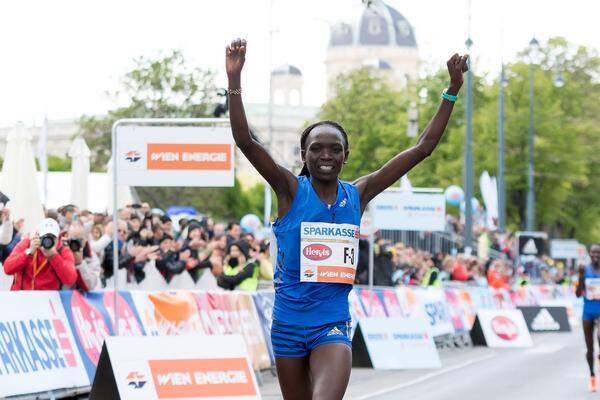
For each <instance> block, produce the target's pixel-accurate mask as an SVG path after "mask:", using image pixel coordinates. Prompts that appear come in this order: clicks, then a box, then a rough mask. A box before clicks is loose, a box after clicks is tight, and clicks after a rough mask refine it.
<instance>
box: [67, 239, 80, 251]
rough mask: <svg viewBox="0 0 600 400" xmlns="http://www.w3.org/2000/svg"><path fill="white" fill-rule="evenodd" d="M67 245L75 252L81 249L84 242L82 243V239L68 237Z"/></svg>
mask: <svg viewBox="0 0 600 400" xmlns="http://www.w3.org/2000/svg"><path fill="white" fill-rule="evenodd" d="M67 246H69V248H70V249H71V251H72V252H73V253H76V252H78V251H79V250H81V247H82V246H83V243H81V239H77V238H69V239H67Z"/></svg>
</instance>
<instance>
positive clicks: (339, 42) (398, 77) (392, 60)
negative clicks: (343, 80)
mask: <svg viewBox="0 0 600 400" xmlns="http://www.w3.org/2000/svg"><path fill="white" fill-rule="evenodd" d="M325 64H326V67H327V98H331V97H333V95H334V94H335V92H334V90H335V79H336V77H337V76H338V75H340V74H344V73H348V72H350V71H352V70H354V69H357V68H360V67H363V66H366V67H369V68H372V69H374V70H375V71H376V74H377V75H379V76H382V77H384V78H385V79H386V80H387V81H388V82H389V83H390V84H392V85H393V86H395V87H401V86H403V85H404V84H406V82H407V80H408V79H413V78H416V76H417V73H418V68H419V52H418V48H417V41H416V39H415V33H414V29H413V27H412V26H411V25H410V23H409V22H408V20H407V19H406V18H404V16H402V14H400V13H399V12H398V11H397V10H396V9H395V8H393V7H391V6H389V5H387V4H386V3H384V2H383V1H381V0H375V1H373V2H372V4H371V5H370V6H369V7H366V8H365V9H364V10H363V12H362V14H361V15H360V16H359V17H358V18H357V20H356V21H353V22H338V23H336V24H334V25H333V26H332V27H331V37H330V41H329V47H328V49H327V58H326V61H325Z"/></svg>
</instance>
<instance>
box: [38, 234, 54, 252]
mask: <svg viewBox="0 0 600 400" xmlns="http://www.w3.org/2000/svg"><path fill="white" fill-rule="evenodd" d="M54 243H56V237H54V235H51V234H47V235H44V236H42V237H41V238H40V244H41V245H42V247H43V248H44V249H46V250H50V249H51V248H52V247H54Z"/></svg>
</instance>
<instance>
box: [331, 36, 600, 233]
mask: <svg viewBox="0 0 600 400" xmlns="http://www.w3.org/2000/svg"><path fill="white" fill-rule="evenodd" d="M542 54H543V57H542V61H541V62H540V63H539V65H538V66H536V67H535V69H536V71H535V85H534V86H535V131H536V141H535V171H536V172H535V173H536V175H535V187H534V190H535V195H536V220H537V222H538V225H539V228H542V229H544V230H546V231H548V232H549V233H551V234H552V235H553V236H557V237H575V238H577V239H579V240H581V241H584V242H591V241H594V240H595V241H597V240H599V239H600V202H599V201H598V198H597V189H596V188H598V187H599V184H600V173H599V172H598V171H600V165H599V164H600V140H599V139H600V102H598V101H597V93H600V90H599V89H600V87H599V86H600V83H599V79H598V78H599V77H600V58H599V57H598V56H597V55H596V54H595V53H593V52H591V51H590V50H588V49H586V48H585V47H575V46H573V45H572V44H569V43H568V42H567V41H566V40H564V39H562V38H553V39H550V40H549V41H548V43H546V44H545V45H544V46H543V48H542ZM526 57H527V53H526V51H524V52H522V53H520V54H519V56H518V58H517V60H515V62H513V63H511V64H509V65H507V66H506V69H507V74H508V76H509V85H508V87H507V88H506V121H505V137H506V139H505V140H506V144H505V147H506V153H505V160H506V162H505V164H506V176H505V179H506V188H507V196H506V198H507V208H508V222H509V227H510V228H511V229H512V230H518V229H521V228H523V227H524V221H525V199H526V189H527V175H526V173H527V155H528V147H527V129H528V121H529V107H528V104H529V97H528V93H529V92H528V90H529V89H528V88H529V86H528V85H529V75H528V73H529V65H528V63H527V62H526ZM475 62H476V61H475ZM557 73H560V74H562V77H563V79H564V81H565V82H566V85H565V86H564V87H562V88H558V87H555V86H554V85H553V81H554V77H555V75H556V74H557ZM447 84H448V77H447V72H446V71H445V69H440V70H439V71H438V72H435V73H432V74H429V75H428V76H426V77H425V78H423V79H421V80H419V81H416V82H414V83H413V84H411V85H410V86H409V87H408V88H406V89H404V90H403V91H402V92H398V91H395V90H393V89H391V88H390V87H389V86H388V85H387V84H386V83H385V80H383V79H381V78H378V77H376V76H372V74H371V73H370V70H368V69H361V70H357V71H354V72H352V73H350V74H348V75H345V76H342V77H340V78H339V79H338V81H337V86H336V88H337V95H336V97H334V98H332V99H330V100H329V101H328V102H327V103H325V104H324V105H323V107H322V110H321V114H320V117H321V118H326V119H333V120H336V121H339V122H341V123H342V125H343V126H344V127H345V129H346V130H347V131H348V134H349V137H350V151H351V155H350V160H349V162H348V164H347V166H346V168H345V169H344V175H343V176H344V177H345V178H346V179H350V180H351V179H355V178H357V177H359V176H362V175H365V174H368V173H370V172H372V171H373V170H375V169H377V168H379V167H380V166H381V165H383V163H385V162H386V161H387V160H388V159H389V158H390V157H391V156H393V155H394V154H396V153H397V152H399V151H401V150H402V149H404V148H406V147H408V146H409V145H411V144H412V143H414V142H415V140H413V139H410V138H408V137H406V134H405V132H406V110H407V106H408V104H409V102H410V101H411V100H414V99H416V98H417V96H416V95H415V93H417V92H419V93H424V94H425V93H426V95H425V96H424V97H423V99H422V101H420V102H419V105H418V108H419V121H418V123H419V127H420V128H421V130H422V129H423V127H425V126H426V124H427V122H428V121H429V120H430V119H431V117H432V116H433V115H434V114H435V112H436V110H437V108H438V106H439V104H440V93H441V91H442V89H443V88H444V87H446V86H447ZM497 94H498V81H497V80H494V79H490V77H489V76H486V75H475V76H474V80H473V107H474V115H473V136H474V139H473V152H474V176H475V177H476V178H478V177H479V176H480V175H481V173H482V172H483V171H484V170H487V171H489V172H490V174H492V175H494V174H496V166H497V160H496V146H497V139H496V138H497V123H498V103H497V97H498V95H497ZM464 97H465V93H464V88H463V91H462V93H461V94H460V99H459V101H458V102H457V104H456V105H455V108H454V112H453V116H452V118H451V120H450V122H449V124H448V127H447V130H446V133H445V134H444V137H443V138H442V140H441V142H440V145H439V146H438V148H437V149H436V150H435V151H434V152H433V154H432V155H431V156H430V157H429V158H428V159H426V160H425V161H424V162H422V163H421V164H419V165H418V166H417V167H416V168H414V169H413V170H412V171H410V172H409V176H410V179H411V182H412V183H413V185H415V186H421V187H440V188H445V187H447V186H449V185H451V184H457V185H460V186H462V182H463V163H464V157H463V149H464V133H465V126H464V101H463V99H464ZM478 186H479V185H478V184H476V185H475V187H474V189H475V195H476V196H480V194H479V187H478Z"/></svg>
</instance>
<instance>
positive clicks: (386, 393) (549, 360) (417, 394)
mask: <svg viewBox="0 0 600 400" xmlns="http://www.w3.org/2000/svg"><path fill="white" fill-rule="evenodd" d="M533 340H534V347H532V348H528V349H489V348H483V347H475V348H468V349H445V350H442V351H441V352H440V356H441V358H442V365H443V366H442V368H441V369H437V370H422V371H374V370H371V369H358V368H355V369H353V370H352V376H351V378H350V385H349V387H348V391H347V394H346V397H345V399H353V400H370V399H382V400H391V399H394V400H397V399H410V400H434V399H436V400H438V399H444V400H445V399H457V400H471V399H472V400H482V399H485V400H494V399H503V400H504V399H511V400H520V399H523V400H532V399H544V400H554V399H557V400H558V399H600V392H598V393H588V390H587V379H588V373H587V365H586V363H585V348H584V343H583V334H582V333H581V327H579V326H577V327H574V331H573V332H571V333H549V334H538V335H535V336H534V337H533ZM263 376H264V375H263ZM261 393H262V395H263V399H280V398H281V395H280V394H279V388H278V385H277V381H276V378H273V377H271V376H266V377H265V382H264V385H263V386H262V388H261Z"/></svg>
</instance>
